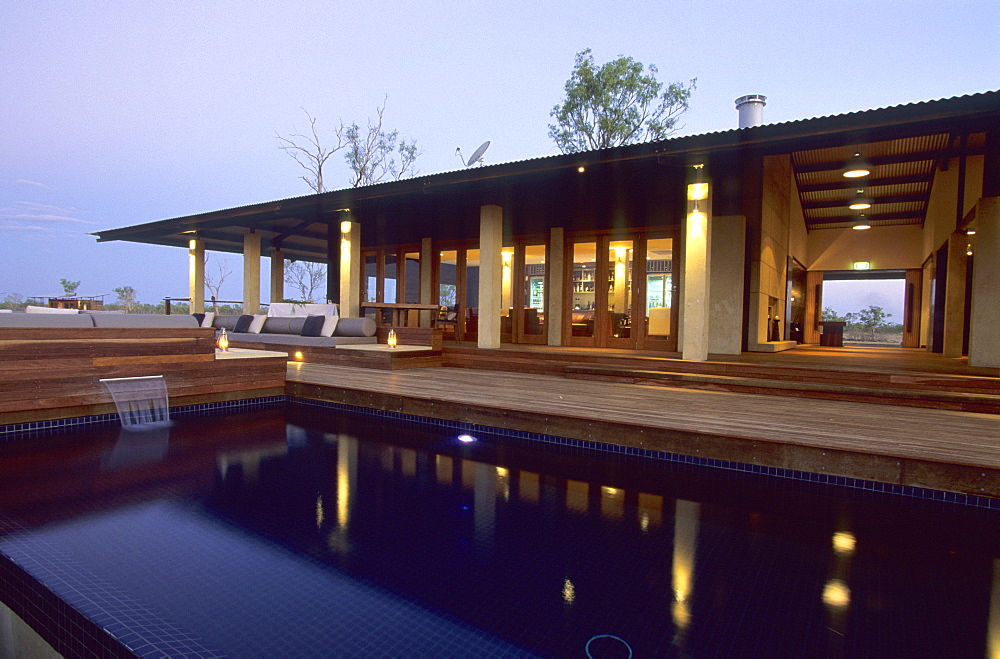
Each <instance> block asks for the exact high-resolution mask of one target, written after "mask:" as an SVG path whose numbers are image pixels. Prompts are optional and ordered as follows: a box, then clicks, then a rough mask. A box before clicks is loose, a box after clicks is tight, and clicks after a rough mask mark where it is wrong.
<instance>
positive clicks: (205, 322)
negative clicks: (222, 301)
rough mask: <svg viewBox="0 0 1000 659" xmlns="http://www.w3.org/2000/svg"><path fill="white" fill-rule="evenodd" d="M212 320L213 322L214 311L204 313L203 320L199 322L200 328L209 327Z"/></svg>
mask: <svg viewBox="0 0 1000 659" xmlns="http://www.w3.org/2000/svg"><path fill="white" fill-rule="evenodd" d="M213 320H215V312H214V311H206V312H205V318H204V320H202V321H201V326H202V327H211V326H212V321H213Z"/></svg>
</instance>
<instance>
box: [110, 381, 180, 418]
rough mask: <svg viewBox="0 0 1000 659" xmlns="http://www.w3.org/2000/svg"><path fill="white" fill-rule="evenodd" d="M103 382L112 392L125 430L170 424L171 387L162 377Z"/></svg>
mask: <svg viewBox="0 0 1000 659" xmlns="http://www.w3.org/2000/svg"><path fill="white" fill-rule="evenodd" d="M101 382H102V383H103V384H104V386H105V387H107V388H108V391H109V392H111V398H112V399H114V401H115V407H116V408H118V417H119V418H120V419H121V421H122V427H123V428H125V429H128V430H143V429H145V428H148V427H151V426H158V425H164V424H169V423H170V405H169V403H168V401H167V383H166V382H165V381H164V379H163V376H162V375H150V376H144V377H134V378H105V379H102V380H101Z"/></svg>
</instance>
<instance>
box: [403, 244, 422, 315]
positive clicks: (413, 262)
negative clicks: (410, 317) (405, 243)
mask: <svg viewBox="0 0 1000 659" xmlns="http://www.w3.org/2000/svg"><path fill="white" fill-rule="evenodd" d="M403 258H404V264H403V267H404V268H405V273H406V292H405V294H404V299H403V302H405V303H406V304H418V303H419V302H420V252H407V253H406V254H405V255H404V257H403Z"/></svg>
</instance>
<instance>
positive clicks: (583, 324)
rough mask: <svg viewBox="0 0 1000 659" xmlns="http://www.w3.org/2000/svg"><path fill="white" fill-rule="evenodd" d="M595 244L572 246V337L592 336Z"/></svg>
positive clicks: (595, 261)
mask: <svg viewBox="0 0 1000 659" xmlns="http://www.w3.org/2000/svg"><path fill="white" fill-rule="evenodd" d="M596 275H597V243H575V244H574V245H573V311H572V325H573V336H594V292H595V291H596V286H597V282H596V281H595V278H596Z"/></svg>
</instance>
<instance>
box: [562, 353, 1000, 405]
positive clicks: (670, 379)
mask: <svg viewBox="0 0 1000 659" xmlns="http://www.w3.org/2000/svg"><path fill="white" fill-rule="evenodd" d="M564 374H565V375H566V376H567V377H574V378H582V379H597V380H611V381H617V382H629V383H633V384H648V385H659V386H669V387H691V388H698V389H716V390H725V391H736V392H743V393H758V394H771V395H777V396H797V397H806V398H824V399H828V400H848V401H855V402H866V403H877V404H881V405H903V406H911V407H930V408H936V409H950V410H961V411H965V412H980V413H987V414H1000V396H996V395H992V394H979V393H965V392H956V391H932V390H927V389H900V388H889V387H866V386H858V385H847V384H838V383H829V382H809V381H800V380H784V379H778V378H753V377H740V376H732V375H707V374H700V373H684V372H676V371H663V370H648V369H634V368H621V367H613V366H593V365H588V364H570V365H567V366H565V367H564Z"/></svg>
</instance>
